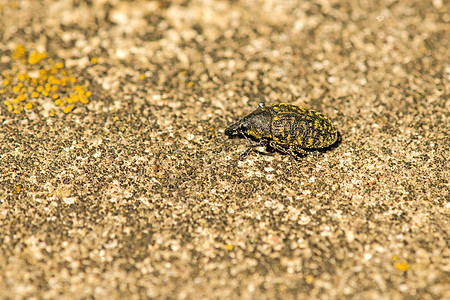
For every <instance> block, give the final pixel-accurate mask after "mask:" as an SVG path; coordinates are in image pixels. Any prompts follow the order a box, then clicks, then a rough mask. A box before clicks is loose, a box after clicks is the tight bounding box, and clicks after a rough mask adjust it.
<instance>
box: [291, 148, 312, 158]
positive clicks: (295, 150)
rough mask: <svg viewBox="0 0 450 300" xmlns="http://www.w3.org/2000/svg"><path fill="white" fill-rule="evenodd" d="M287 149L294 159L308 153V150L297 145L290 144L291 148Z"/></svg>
mask: <svg viewBox="0 0 450 300" xmlns="http://www.w3.org/2000/svg"><path fill="white" fill-rule="evenodd" d="M289 151H290V152H289V154H290V155H291V156H292V157H294V158H295V159H296V160H299V159H300V157H303V156H305V155H307V154H308V152H306V151H305V150H304V149H302V148H300V147H299V146H298V145H292V146H291V148H289ZM299 155H300V156H299Z"/></svg>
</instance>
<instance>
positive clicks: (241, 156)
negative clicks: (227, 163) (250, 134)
mask: <svg viewBox="0 0 450 300" xmlns="http://www.w3.org/2000/svg"><path fill="white" fill-rule="evenodd" d="M246 140H247V142H248V143H249V145H248V148H247V149H246V150H245V151H244V153H242V154H241V155H240V156H239V159H240V160H241V159H243V158H244V157H246V156H247V155H248V154H249V153H250V151H252V150H253V148H257V147H261V146H262V147H266V146H267V141H265V140H262V141H260V142H259V143H258V144H251V142H250V140H249V139H248V138H246Z"/></svg>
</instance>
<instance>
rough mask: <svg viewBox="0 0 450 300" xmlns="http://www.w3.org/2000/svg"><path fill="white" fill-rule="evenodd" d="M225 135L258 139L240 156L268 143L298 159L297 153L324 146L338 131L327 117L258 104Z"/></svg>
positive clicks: (287, 105)
mask: <svg viewBox="0 0 450 300" xmlns="http://www.w3.org/2000/svg"><path fill="white" fill-rule="evenodd" d="M225 134H226V135H227V136H229V137H230V138H233V137H244V138H246V139H247V140H250V139H252V140H256V141H258V142H259V143H257V144H254V145H250V146H249V148H247V150H246V151H245V152H244V153H243V154H242V155H241V158H242V157H244V156H246V155H247V154H248V153H249V152H250V151H251V149H252V148H255V147H259V146H266V147H267V146H270V147H271V148H273V149H275V150H278V151H280V152H283V153H287V154H290V155H291V156H293V157H294V158H298V154H300V155H305V154H307V152H308V151H307V150H317V149H322V148H327V147H329V146H331V145H333V144H334V143H335V142H336V141H337V138H338V131H337V129H336V127H335V126H334V125H333V124H332V123H331V121H330V119H329V118H328V117H327V116H325V115H323V114H321V113H319V112H317V111H315V110H312V109H307V108H303V107H298V106H295V105H291V104H287V103H280V104H275V105H272V106H265V105H264V103H260V104H259V105H258V107H257V108H256V109H255V110H254V111H253V112H251V113H250V114H249V115H247V116H246V117H244V118H242V119H241V120H240V121H238V122H236V123H234V124H232V125H231V126H230V127H228V128H227V129H226V130H225Z"/></svg>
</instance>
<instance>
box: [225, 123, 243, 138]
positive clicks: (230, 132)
mask: <svg viewBox="0 0 450 300" xmlns="http://www.w3.org/2000/svg"><path fill="white" fill-rule="evenodd" d="M240 129H241V124H240V122H237V123H234V124H232V125H231V126H230V127H228V128H227V129H225V135H227V136H229V137H234V136H238V135H239V133H240V132H241V130H240Z"/></svg>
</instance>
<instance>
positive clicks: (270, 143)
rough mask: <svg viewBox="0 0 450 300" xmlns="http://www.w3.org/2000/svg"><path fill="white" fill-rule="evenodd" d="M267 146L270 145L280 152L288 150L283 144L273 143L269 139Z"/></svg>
mask: <svg viewBox="0 0 450 300" xmlns="http://www.w3.org/2000/svg"><path fill="white" fill-rule="evenodd" d="M269 146H270V147H272V148H273V149H275V150H278V151H280V152H283V153H289V150H288V149H287V148H284V147H283V146H281V145H279V144H277V143H275V142H274V141H270V142H269Z"/></svg>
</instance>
